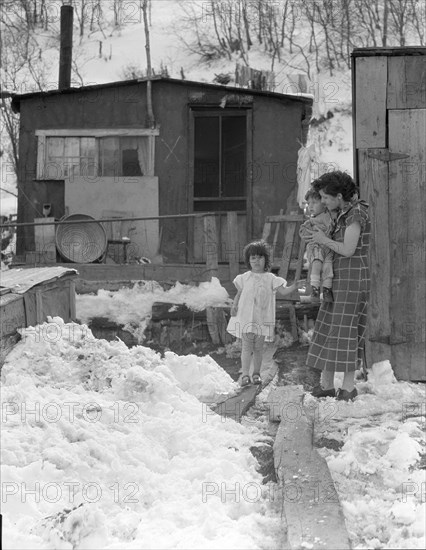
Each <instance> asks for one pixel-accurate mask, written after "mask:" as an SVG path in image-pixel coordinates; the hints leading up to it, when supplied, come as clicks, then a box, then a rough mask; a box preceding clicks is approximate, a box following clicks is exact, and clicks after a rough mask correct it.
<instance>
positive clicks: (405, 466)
mask: <svg viewBox="0 0 426 550" xmlns="http://www.w3.org/2000/svg"><path fill="white" fill-rule="evenodd" d="M197 288H198V290H197ZM220 288H221V287H220V285H218V283H216V282H213V283H207V284H205V285H204V286H200V287H192V288H191V289H190V293H191V300H189V299H188V298H187V297H188V292H189V289H188V288H187V287H185V285H180V286H179V287H177V288H175V289H171V290H170V291H168V293H165V294H166V299H167V301H170V302H173V301H176V303H187V304H189V302H191V303H192V307H193V308H194V309H197V308H202V305H203V300H206V299H207V301H208V302H209V303H214V300H215V299H218V300H219V301H221V300H223V299H224V296H223V294H222V291H221V290H220ZM135 292H136V291H135V290H134V291H133V296H132V297H131V298H130V299H129V303H130V302H134V303H135V307H136V308H138V307H140V311H142V310H143V309H144V308H145V311H149V303H152V302H153V301H155V299H158V293H159V290H158V289H154V291H153V295H154V294H155V293H156V292H157V295H156V296H157V298H154V296H152V297H151V298H148V297H147V294H148V292H147V288H146V287H145V288H144V289H142V290H140V294H141V297H140V300H139V306H138V300H137V299H136V298H135V295H134V293H135ZM197 294H198V295H197ZM117 295H118V293H117ZM173 296H174V298H173ZM185 297H186V298H185ZM206 297H207V298H206ZM215 297H216V298H215ZM94 298H96V297H93V296H92V297H90V296H87V297H83V296H81V297H80V298H79V302H78V308H79V310H80V312H81V311H83V310H84V311H86V315H87V316H88V317H90V307H93V304H94V302H91V300H92V299H94ZM85 300H87V303H86V304H84V302H85ZM114 300H115V298H114V293H108V295H106V294H103V295H101V297H100V298H99V301H98V305H101V304H102V305H101V307H100V308H99V309H102V310H103V312H105V311H110V312H113V311H114V307H116V304H114V305H112V304H113V303H114ZM116 301H117V300H116ZM90 303H91V304H92V305H91V306H90V305H88V304H90ZM108 303H109V305H108ZM118 309H121V310H124V309H126V305H125V304H124V303H123V302H122V303H121V308H118ZM129 315H130V316H132V315H133V314H132V312H129ZM140 317H141V323H142V324H143V323H144V321H143V319H142V314H141V316H140ZM22 337H23V338H22V341H21V342H20V343H18V345H17V346H16V348H15V349H14V350H13V351H12V352H11V353H10V354H9V356H8V357H7V361H6V364H5V365H4V367H3V369H2V392H1V397H2V432H1V449H2V464H3V466H2V507H3V514H4V516H3V517H4V537H3V545H4V548H8V549H12V548H13V549H16V548H22V549H25V548H28V549H29V548H31V549H33V548H34V549H38V548H45V549H68V548H69V549H71V548H74V549H78V550H79V549H86V548H87V549H89V548H91V549H95V548H96V549H98V548H105V549H109V548H117V549H124V548H129V549H130V548H211V549H216V548H259V549H263V548H277V549H278V548H281V547H282V520H281V518H280V512H279V508H278V506H277V504H278V502H279V488H278V487H276V486H274V484H269V485H267V486H265V485H262V476H261V475H260V474H259V473H258V472H257V471H256V467H257V462H256V460H255V458H254V457H253V455H252V454H251V452H250V447H251V446H256V445H257V446H259V445H263V444H265V441H268V440H269V438H268V436H266V435H265V433H266V428H267V424H268V411H267V409H265V408H264V407H263V409H262V406H263V405H264V403H265V401H266V398H267V394H268V391H269V389H268V388H267V389H265V390H264V391H263V392H262V393H261V394H260V396H259V398H258V407H257V409H258V411H262V410H263V412H261V414H260V415H259V413H258V414H257V415H256V416H253V413H252V412H250V413H249V414H248V415H247V417H245V418H244V419H243V422H242V424H237V423H235V422H234V421H233V420H232V419H227V420H226V421H223V420H222V419H221V418H220V417H219V416H217V415H216V414H215V413H214V412H213V411H212V410H211V409H210V407H209V405H208V404H209V403H212V402H216V401H217V400H219V399H220V398H222V397H223V396H226V395H232V394H233V393H234V392H235V391H236V388H237V385H236V383H235V382H233V380H232V379H231V378H230V377H229V375H228V374H227V373H226V372H225V371H224V370H223V369H222V368H221V367H220V366H219V365H217V364H216V363H215V361H213V360H212V359H211V358H210V357H209V356H207V357H198V356H194V355H189V356H183V357H180V356H178V355H176V354H174V353H172V352H166V353H165V355H164V357H163V358H162V357H161V356H160V355H158V354H156V353H155V352H154V351H152V350H150V349H149V348H146V347H143V346H136V347H134V348H131V349H128V348H127V347H126V346H125V345H124V344H123V343H122V342H120V341H117V342H107V341H105V340H96V339H94V338H93V336H92V334H91V332H90V330H89V328H88V327H87V326H86V325H78V324H75V323H68V324H64V323H63V322H62V320H61V319H58V318H54V319H51V320H50V322H48V323H44V324H43V325H41V326H38V327H34V328H28V329H24V330H22ZM276 382H277V380H276V379H275V380H274V381H273V383H272V386H274V385H275V384H276ZM357 387H358V391H359V396H358V397H357V399H356V400H355V401H354V402H353V403H338V405H337V404H336V402H335V401H334V400H332V399H327V400H321V402H320V405H319V409H318V410H317V413H316V414H317V417H316V419H317V422H316V426H317V428H318V429H317V432H318V430H319V435H320V436H321V437H323V438H325V440H328V441H334V442H335V443H336V442H337V443H338V444H339V445H340V446H341V448H339V449H338V450H332V449H328V448H327V447H322V448H321V449H320V452H321V453H322V454H323V456H325V458H326V459H327V461H328V464H329V468H330V471H331V474H332V476H333V479H334V481H335V483H336V487H337V490H338V493H339V496H340V499H341V501H342V505H343V510H344V514H345V519H346V523H347V527H348V531H349V533H350V537H351V539H352V541H353V545H354V548H359V549H366V548H389V549H391V548H424V546H425V519H424V518H425V488H426V479H425V469H424V456H425V440H424V422H425V405H424V404H425V389H424V385H421V384H412V383H407V382H397V381H396V380H395V378H394V377H393V374H392V369H391V366H390V364H389V363H388V362H383V363H381V364H377V365H375V366H374V367H373V370H372V371H371V372H370V374H369V379H368V382H359V383H358V385H357ZM306 399H307V405H308V406H309V405H312V404H313V403H312V402H313V401H315V403H318V401H317V400H314V399H313V398H312V397H311V396H309V395H307V396H306ZM310 400H311V401H310ZM317 437H318V433H317ZM339 445H338V446H339ZM422 457H423V458H422ZM422 460H423V462H422ZM319 505H320V504H319Z"/></svg>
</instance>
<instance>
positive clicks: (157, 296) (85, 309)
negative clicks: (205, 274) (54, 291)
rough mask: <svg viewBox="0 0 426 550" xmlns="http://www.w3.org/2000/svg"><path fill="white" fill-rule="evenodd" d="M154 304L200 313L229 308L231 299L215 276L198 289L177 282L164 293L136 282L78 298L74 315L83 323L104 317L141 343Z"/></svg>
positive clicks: (156, 286) (158, 287)
mask: <svg viewBox="0 0 426 550" xmlns="http://www.w3.org/2000/svg"><path fill="white" fill-rule="evenodd" d="M154 302H170V303H172V304H184V305H186V306H187V307H188V308H189V309H192V310H193V311H202V310H204V309H206V308H207V307H210V306H218V307H219V306H226V305H229V304H230V303H231V302H232V300H231V299H230V298H229V296H228V293H227V291H226V289H225V288H224V287H223V286H222V285H221V284H220V282H219V279H217V278H216V277H212V280H211V281H209V282H203V283H200V284H199V285H198V286H193V285H183V284H181V283H179V282H177V283H176V284H175V285H174V286H173V287H172V288H171V289H169V290H164V289H163V288H162V286H161V285H160V284H159V283H157V282H156V281H139V282H137V283H135V284H134V285H133V287H132V288H122V289H120V290H118V291H116V292H112V291H107V290H103V289H101V290H99V291H98V292H97V294H96V295H87V294H84V295H77V300H76V304H77V316H78V318H79V320H80V321H81V322H82V323H88V322H89V321H90V319H93V318H94V317H106V318H107V319H109V320H111V321H115V322H116V323H118V324H120V325H124V329H125V330H128V331H129V332H131V333H132V334H134V335H135V336H136V337H137V338H138V341H139V343H141V342H143V339H144V331H145V329H146V325H147V323H148V321H149V319H150V318H151V313H152V304H153V303H154Z"/></svg>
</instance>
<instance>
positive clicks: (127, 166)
mask: <svg viewBox="0 0 426 550" xmlns="http://www.w3.org/2000/svg"><path fill="white" fill-rule="evenodd" d="M119 139H120V147H121V174H118V175H120V176H143V175H144V174H146V173H147V163H148V138H143V137H142V138H141V137H121V138H119Z"/></svg>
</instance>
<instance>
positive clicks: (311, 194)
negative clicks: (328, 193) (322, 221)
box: [305, 187, 321, 202]
mask: <svg viewBox="0 0 426 550" xmlns="http://www.w3.org/2000/svg"><path fill="white" fill-rule="evenodd" d="M309 199H314V200H317V201H320V200H321V195H320V194H319V191H317V190H316V189H314V188H313V187H311V188H310V189H308V191H307V193H306V195H305V201H306V202H308V200H309Z"/></svg>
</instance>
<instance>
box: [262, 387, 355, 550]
mask: <svg viewBox="0 0 426 550" xmlns="http://www.w3.org/2000/svg"><path fill="white" fill-rule="evenodd" d="M302 397H303V389H302V387H301V386H281V387H278V388H275V389H274V390H273V391H271V394H270V396H269V398H268V403H269V407H270V420H280V426H279V428H278V432H277V436H276V439H275V443H274V466H275V470H276V473H277V477H278V480H279V484H280V491H279V492H278V493H279V495H280V498H281V499H282V508H283V516H284V518H285V521H286V527H285V529H286V532H287V542H288V547H289V548H291V549H296V548H297V549H298V548H304V547H305V548H327V550H346V549H350V548H351V545H350V541H349V535H348V532H347V530H346V525H345V520H344V516H343V511H342V507H341V504H340V500H339V497H338V494H337V491H336V487H335V484H334V482H333V479H332V477H331V474H330V471H329V469H328V466H327V462H326V461H325V460H324V458H322V457H321V456H320V455H319V453H318V452H317V450H316V449H314V447H313V419H312V420H311V419H310V415H309V414H308V412H307V411H305V410H304V407H303V401H302Z"/></svg>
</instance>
